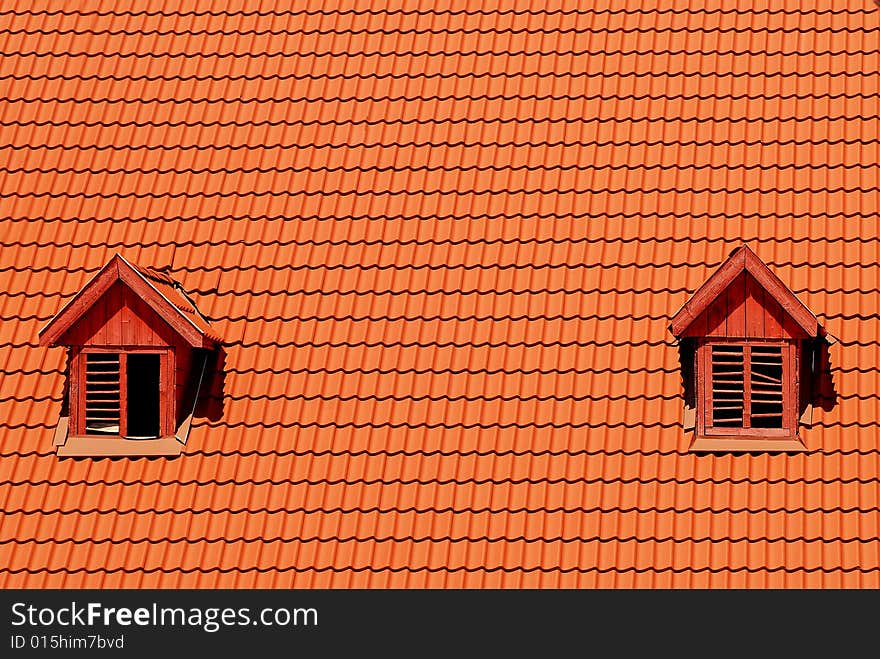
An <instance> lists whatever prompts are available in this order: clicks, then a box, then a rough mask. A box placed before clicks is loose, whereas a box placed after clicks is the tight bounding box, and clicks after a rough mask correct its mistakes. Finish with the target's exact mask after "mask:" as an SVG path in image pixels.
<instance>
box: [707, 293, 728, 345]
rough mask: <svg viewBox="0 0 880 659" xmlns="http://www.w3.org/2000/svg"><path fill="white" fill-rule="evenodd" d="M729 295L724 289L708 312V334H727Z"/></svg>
mask: <svg viewBox="0 0 880 659" xmlns="http://www.w3.org/2000/svg"><path fill="white" fill-rule="evenodd" d="M726 320H727V296H726V295H724V292H723V291H722V292H721V294H719V296H718V299H717V300H715V302H713V303H712V304H711V305H710V306H709V308H708V309H707V313H706V336H719V337H721V336H727V326H726V322H725V321H726Z"/></svg>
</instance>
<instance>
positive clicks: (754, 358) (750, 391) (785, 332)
mask: <svg viewBox="0 0 880 659" xmlns="http://www.w3.org/2000/svg"><path fill="white" fill-rule="evenodd" d="M670 330H671V332H672V333H673V334H674V335H675V336H676V337H677V338H678V339H679V341H680V342H681V343H682V344H684V345H686V346H688V349H686V350H683V351H682V354H683V355H684V357H683V359H684V360H685V361H686V362H688V363H684V364H683V368H684V369H685V386H686V389H687V387H692V393H693V399H694V400H693V403H694V404H695V407H694V408H692V409H691V410H690V411H692V412H693V413H694V414H693V417H692V423H688V418H687V416H688V414H687V410H686V419H685V428H686V429H693V430H694V431H695V438H694V440H693V442H692V443H691V447H690V448H691V450H692V451H733V452H744V451H805V450H806V447H805V445H804V444H803V442H802V441H801V438H800V432H799V426H800V419H801V416H802V412H803V409H804V407H805V406H806V405H807V403H806V401H808V400H809V399H810V398H811V389H812V386H813V382H814V381H815V380H816V379H817V374H816V361H817V360H816V354H817V351H818V349H819V344H820V343H821V342H822V341H824V337H825V336H826V333H825V330H824V329H823V328H822V326H821V325H820V324H819V322H818V320H817V319H816V317H815V316H814V315H813V313H812V312H811V311H810V310H809V309H807V307H806V306H805V305H804V304H803V303H802V302H801V301H800V300H798V298H797V297H796V296H795V295H794V293H792V291H791V290H790V289H789V288H788V287H787V286H786V285H785V284H784V283H783V282H782V281H781V280H780V279H779V278H778V277H777V276H776V275H775V274H774V273H773V272H772V271H771V270H770V269H769V268H768V267H767V265H766V264H764V263H763V262H762V261H761V259H759V258H758V256H757V255H756V254H755V253H754V252H753V251H752V250H751V249H749V248H748V247H747V246H745V245H743V246H741V247H739V248H738V249H736V250H735V251H734V252H733V253H732V254H731V255H730V257H729V258H728V259H727V261H725V262H724V263H723V264H722V265H721V266H720V267H719V268H718V269H717V270H716V271H715V272H714V273H713V274H712V276H711V277H709V279H708V280H707V281H706V282H705V283H704V284H703V285H702V286H701V287H700V288H699V289H698V290H697V291H696V293H694V295H693V296H692V297H691V298H690V300H688V302H687V303H686V304H685V305H684V306H683V307H682V308H681V309H680V310H679V311H678V312H677V313H676V314H675V315H674V317H673V318H672V322H671V324H670ZM688 398H689V396H688V395H687V394H686V400H687V399H688Z"/></svg>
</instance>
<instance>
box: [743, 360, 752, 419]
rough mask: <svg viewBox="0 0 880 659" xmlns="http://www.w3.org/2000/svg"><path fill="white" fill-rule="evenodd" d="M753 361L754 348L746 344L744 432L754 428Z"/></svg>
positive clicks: (744, 364)
mask: <svg viewBox="0 0 880 659" xmlns="http://www.w3.org/2000/svg"><path fill="white" fill-rule="evenodd" d="M751 361H752V347H751V346H750V345H748V344H746V345H745V346H743V430H749V429H751V427H752V378H751ZM743 434H745V433H743Z"/></svg>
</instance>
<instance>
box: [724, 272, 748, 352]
mask: <svg viewBox="0 0 880 659" xmlns="http://www.w3.org/2000/svg"><path fill="white" fill-rule="evenodd" d="M726 293H727V333H726V334H725V336H728V337H744V336H745V335H746V334H745V331H746V306H745V305H746V274H745V273H741V274H740V275H739V276H738V277H737V278H736V279H734V280H733V283H731V284H730V286H728V288H727V291H726Z"/></svg>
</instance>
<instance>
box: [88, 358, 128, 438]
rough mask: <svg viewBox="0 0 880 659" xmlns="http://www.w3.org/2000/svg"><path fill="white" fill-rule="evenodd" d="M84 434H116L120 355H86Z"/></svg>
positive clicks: (117, 431)
mask: <svg viewBox="0 0 880 659" xmlns="http://www.w3.org/2000/svg"><path fill="white" fill-rule="evenodd" d="M85 407H86V410H85V412H86V415H85V416H86V432H87V433H93V434H98V435H118V434H119V409H120V408H119V355H118V354H113V353H89V354H87V355H86V405H85Z"/></svg>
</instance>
